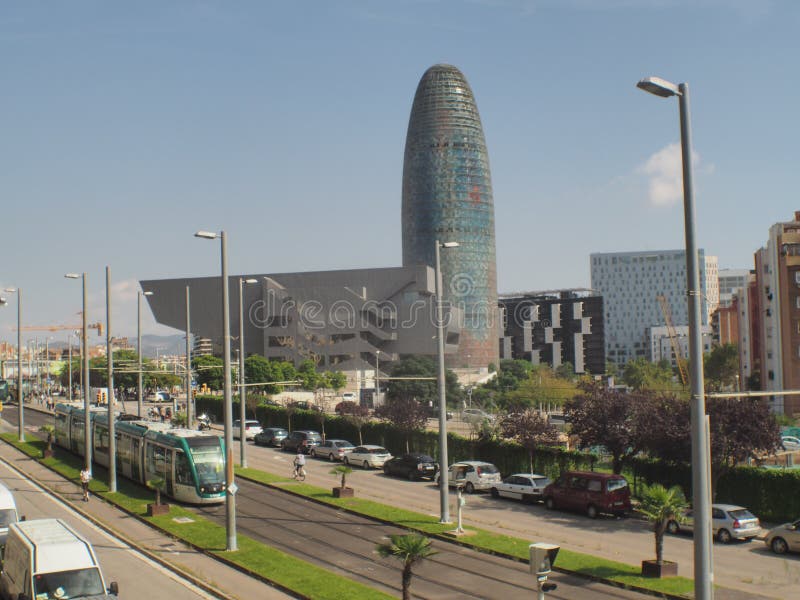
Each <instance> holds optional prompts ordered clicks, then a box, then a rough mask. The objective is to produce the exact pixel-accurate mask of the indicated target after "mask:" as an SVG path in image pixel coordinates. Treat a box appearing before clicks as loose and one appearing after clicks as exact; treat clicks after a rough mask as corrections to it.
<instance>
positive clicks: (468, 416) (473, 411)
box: [461, 408, 494, 423]
mask: <svg viewBox="0 0 800 600" xmlns="http://www.w3.org/2000/svg"><path fill="white" fill-rule="evenodd" d="M461 420H462V421H466V422H467V423H482V422H483V421H489V422H490V423H491V422H492V421H494V415H490V414H489V413H487V412H486V411H485V410H481V409H480V408H465V409H464V410H462V411H461Z"/></svg>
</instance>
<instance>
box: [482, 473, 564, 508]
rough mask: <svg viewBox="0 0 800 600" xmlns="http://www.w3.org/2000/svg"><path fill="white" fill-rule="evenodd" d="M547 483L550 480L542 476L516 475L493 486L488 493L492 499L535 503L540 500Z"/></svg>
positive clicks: (531, 474) (530, 474) (532, 474)
mask: <svg viewBox="0 0 800 600" xmlns="http://www.w3.org/2000/svg"><path fill="white" fill-rule="evenodd" d="M549 483H550V479H549V478H548V477H545V476H544V475H536V474H535V473H516V474H514V475H509V476H508V477H506V478H505V479H504V480H503V481H501V482H500V483H498V484H496V485H493V486H492V487H491V488H490V489H489V491H490V492H491V494H492V498H513V499H515V500H522V501H523V502H536V501H537V500H541V499H542V492H543V491H544V488H546V487H547V486H548V484H549Z"/></svg>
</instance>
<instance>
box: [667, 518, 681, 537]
mask: <svg viewBox="0 0 800 600" xmlns="http://www.w3.org/2000/svg"><path fill="white" fill-rule="evenodd" d="M680 530H681V526H680V525H678V522H677V521H668V522H667V531H669V532H670V533H671V534H672V535H676V534H678V533H680Z"/></svg>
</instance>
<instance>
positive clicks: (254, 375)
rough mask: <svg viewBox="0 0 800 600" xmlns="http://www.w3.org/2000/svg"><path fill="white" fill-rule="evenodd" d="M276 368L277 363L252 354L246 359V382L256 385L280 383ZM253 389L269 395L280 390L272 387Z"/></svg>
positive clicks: (264, 386) (256, 386)
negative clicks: (271, 382) (270, 382)
mask: <svg viewBox="0 0 800 600" xmlns="http://www.w3.org/2000/svg"><path fill="white" fill-rule="evenodd" d="M274 366H275V363H273V362H272V361H270V360H268V359H267V358H265V357H263V356H261V355H260V354H251V355H250V356H248V357H247V358H245V359H244V379H245V382H246V383H250V384H255V383H265V382H268V381H280V380H279V379H277V378H276V377H275V368H274ZM252 389H254V390H255V391H259V392H266V393H268V394H276V393H277V392H278V388H277V387H276V386H272V385H255V386H253V388H252Z"/></svg>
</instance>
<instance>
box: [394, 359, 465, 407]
mask: <svg viewBox="0 0 800 600" xmlns="http://www.w3.org/2000/svg"><path fill="white" fill-rule="evenodd" d="M438 373H439V371H438V367H437V365H436V362H434V360H433V359H431V358H429V357H427V356H407V357H404V358H403V359H402V360H399V361H397V362H396V363H395V364H394V365H393V367H392V371H391V376H392V377H408V378H409V379H401V380H391V379H390V380H389V385H388V388H387V390H386V397H387V399H393V398H396V399H400V398H405V399H412V400H413V399H415V398H416V400H418V401H419V402H421V403H423V404H428V403H430V404H437V403H438V399H439V392H438V386H437V376H438ZM414 377H419V378H425V379H413V378H414ZM445 396H446V398H447V403H448V404H449V405H454V404H457V403H459V402H461V400H463V398H464V391H463V389H461V386H460V385H459V383H458V377H457V376H456V375H455V373H453V372H452V371H450V370H448V371H446V372H445ZM473 398H474V396H473Z"/></svg>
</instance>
